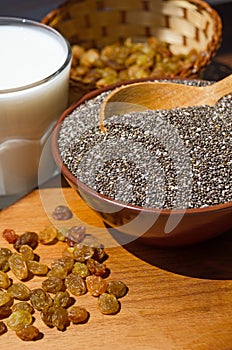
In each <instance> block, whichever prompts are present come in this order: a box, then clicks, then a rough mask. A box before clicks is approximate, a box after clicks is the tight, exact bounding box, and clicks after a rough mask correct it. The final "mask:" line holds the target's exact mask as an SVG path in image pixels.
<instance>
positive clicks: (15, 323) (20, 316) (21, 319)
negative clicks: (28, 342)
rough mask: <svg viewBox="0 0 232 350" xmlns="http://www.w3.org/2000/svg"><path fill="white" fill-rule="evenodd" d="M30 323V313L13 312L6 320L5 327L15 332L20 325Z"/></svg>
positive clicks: (22, 311)
mask: <svg viewBox="0 0 232 350" xmlns="http://www.w3.org/2000/svg"><path fill="white" fill-rule="evenodd" d="M31 323H32V316H31V313H30V312H28V311H25V310H20V311H15V312H12V314H11V315H10V316H9V317H8V319H7V326H8V327H9V328H10V329H12V330H13V331H17V329H19V327H21V325H29V324H31Z"/></svg>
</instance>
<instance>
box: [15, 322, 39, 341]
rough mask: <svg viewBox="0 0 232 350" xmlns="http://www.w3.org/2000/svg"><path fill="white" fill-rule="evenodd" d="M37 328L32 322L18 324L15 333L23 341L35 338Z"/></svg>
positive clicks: (37, 334) (37, 332)
mask: <svg viewBox="0 0 232 350" xmlns="http://www.w3.org/2000/svg"><path fill="white" fill-rule="evenodd" d="M39 333H40V332H39V330H38V328H37V327H35V326H33V325H32V324H29V325H28V324H24V325H20V326H19V327H18V328H17V330H16V335H17V336H18V337H19V338H20V339H21V340H24V341H30V340H35V339H36V338H38V336H39Z"/></svg>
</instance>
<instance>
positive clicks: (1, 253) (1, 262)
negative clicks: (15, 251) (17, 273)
mask: <svg viewBox="0 0 232 350" xmlns="http://www.w3.org/2000/svg"><path fill="white" fill-rule="evenodd" d="M11 255H12V251H11V250H10V249H8V248H0V271H3V272H7V271H8V270H9V269H10V266H9V263H8V260H9V257H10V256H11Z"/></svg>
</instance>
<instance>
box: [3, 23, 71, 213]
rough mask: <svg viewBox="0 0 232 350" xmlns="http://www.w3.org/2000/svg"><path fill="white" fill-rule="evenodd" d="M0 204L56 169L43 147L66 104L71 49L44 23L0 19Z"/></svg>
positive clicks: (32, 186)
mask: <svg viewBox="0 0 232 350" xmlns="http://www.w3.org/2000/svg"><path fill="white" fill-rule="evenodd" d="M0 50H1V54H0V208H1V207H3V202H4V201H6V200H7V199H9V198H11V197H12V196H13V197H17V196H21V195H22V194H24V193H27V192H29V191H31V190H32V189H33V188H35V187H36V186H37V185H38V166H39V162H40V156H41V153H42V152H43V153H44V147H45V146H46V149H45V151H46V153H47V154H46V157H45V156H44V154H43V159H46V165H45V166H43V168H44V169H45V170H44V174H43V179H44V181H46V180H47V179H49V178H50V177H52V176H53V174H54V173H55V172H56V170H57V169H56V166H55V163H54V161H53V157H52V154H51V151H50V147H49V146H48V145H47V142H48V139H49V135H50V134H51V130H52V128H53V126H54V123H55V121H56V120H57V118H58V117H59V116H60V114H61V113H62V112H63V111H64V110H65V108H66V107H67V103H68V91H69V73H70V65H71V58H72V55H71V48H70V45H69V43H68V42H67V41H66V39H65V38H63V36H62V35H61V34H60V33H58V32H57V31H56V30H54V29H53V28H50V27H48V26H46V25H44V24H41V23H38V22H34V21H30V20H27V19H20V18H9V17H0Z"/></svg>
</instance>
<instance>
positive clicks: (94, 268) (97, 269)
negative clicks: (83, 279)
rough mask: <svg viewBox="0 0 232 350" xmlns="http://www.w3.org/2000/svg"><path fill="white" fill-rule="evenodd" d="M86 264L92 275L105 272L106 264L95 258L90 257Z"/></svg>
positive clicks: (100, 274)
mask: <svg viewBox="0 0 232 350" xmlns="http://www.w3.org/2000/svg"><path fill="white" fill-rule="evenodd" d="M86 265H87V267H88V269H89V271H90V272H91V274H92V275H96V276H104V275H105V274H106V265H105V264H102V263H100V262H98V261H97V260H94V259H92V258H90V259H88V260H87V262H86Z"/></svg>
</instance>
